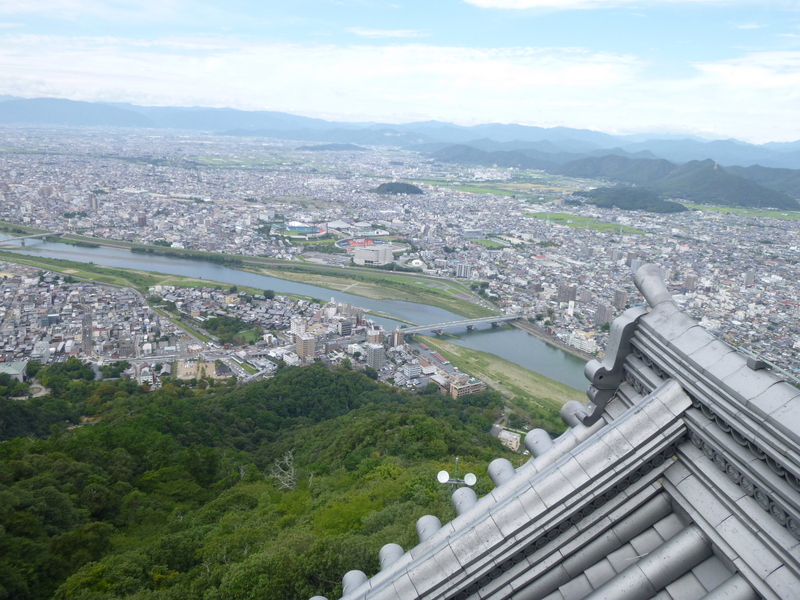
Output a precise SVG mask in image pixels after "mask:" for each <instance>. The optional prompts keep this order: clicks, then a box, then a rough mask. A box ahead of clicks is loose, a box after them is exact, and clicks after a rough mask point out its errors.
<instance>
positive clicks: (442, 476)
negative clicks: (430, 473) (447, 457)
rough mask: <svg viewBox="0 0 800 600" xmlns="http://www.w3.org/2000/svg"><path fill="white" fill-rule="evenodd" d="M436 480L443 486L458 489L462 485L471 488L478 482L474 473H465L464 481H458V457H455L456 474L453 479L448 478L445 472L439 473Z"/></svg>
mask: <svg viewBox="0 0 800 600" xmlns="http://www.w3.org/2000/svg"><path fill="white" fill-rule="evenodd" d="M436 479H437V480H438V481H439V483H441V484H444V485H452V486H455V487H459V486H462V485H468V486H470V487H472V486H473V485H475V483H476V482H477V481H478V478H477V477H476V476H475V474H474V473H467V474H466V475H464V479H459V477H458V457H457V456H456V473H455V476H454V477H450V473H448V472H447V471H439V473H438V474H437V475H436Z"/></svg>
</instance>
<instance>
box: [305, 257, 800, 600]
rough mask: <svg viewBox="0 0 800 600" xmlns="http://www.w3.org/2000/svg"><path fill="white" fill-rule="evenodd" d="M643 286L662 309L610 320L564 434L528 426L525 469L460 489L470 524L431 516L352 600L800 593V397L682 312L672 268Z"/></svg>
mask: <svg viewBox="0 0 800 600" xmlns="http://www.w3.org/2000/svg"><path fill="white" fill-rule="evenodd" d="M634 281H635V283H636V286H637V287H638V288H639V290H640V291H641V292H642V295H643V296H644V297H645V299H646V300H647V306H636V307H632V308H630V309H628V310H627V311H625V312H624V313H623V314H622V315H621V316H620V317H619V318H617V319H615V320H614V322H613V323H612V325H611V330H610V333H609V342H608V346H607V348H606V352H605V355H604V358H603V360H602V362H599V361H597V360H592V361H589V362H588V363H587V365H586V368H585V371H584V372H585V374H586V377H587V379H588V380H589V382H590V384H591V385H590V387H589V390H588V392H587V395H588V396H589V402H588V404H586V405H584V404H581V403H579V402H569V403H567V404H566V405H565V406H564V407H563V409H562V411H561V416H562V419H563V420H564V422H565V423H566V424H567V426H568V429H567V431H566V432H565V433H563V434H562V435H560V436H559V437H557V438H556V439H551V437H550V435H549V434H548V433H547V432H546V431H544V430H542V429H535V430H532V431H530V432H529V433H528V434H527V435H526V437H525V446H526V448H527V449H528V451H529V452H530V455H531V458H530V460H528V462H526V463H525V464H523V465H521V466H519V467H517V468H515V466H514V464H512V462H511V461H509V460H508V459H506V458H498V459H496V460H494V461H492V463H490V465H489V468H488V476H489V479H491V482H492V484H493V485H494V489H493V490H492V491H491V492H489V493H488V494H486V495H484V496H483V497H481V498H478V496H477V494H476V493H475V491H474V490H473V489H472V488H470V487H461V488H457V489H456V490H455V491H454V492H453V494H452V499H451V501H452V504H453V508H454V509H455V512H456V515H457V516H456V518H455V519H453V520H452V521H450V522H449V523H445V524H444V525H443V524H442V523H441V521H440V520H439V518H438V517H437V516H435V515H426V516H423V517H421V518H420V519H419V520H418V521H417V523H416V531H417V536H418V539H419V543H418V544H416V545H415V546H414V547H413V548H411V549H408V550H406V549H404V548H402V547H401V546H399V545H398V544H387V545H386V546H384V547H383V548H382V549H381V551H380V553H379V563H380V570H379V571H378V572H377V573H373V574H372V576H371V577H368V576H367V574H366V573H364V572H362V571H359V570H354V571H350V572H348V573H346V574H343V578H342V590H343V600H421V599H427V600H478V599H480V600H486V599H491V600H584V599H586V600H601V599H618V598H626V599H629V600H648V599H651V598H659V599H662V600H668V599H671V600H677V599H681V600H699V599H701V598H705V599H707V600H710V599H712V598H713V599H716V600H720V599H723V598H725V599H728V600H733V599H738V600H758V599H762V598H763V599H770V600H772V599H784V600H789V599H794V598H797V597H798V590H800V553H798V551H797V549H798V548H800V389H797V387H795V386H794V385H790V384H789V383H787V382H786V381H785V380H784V379H783V378H781V377H779V376H778V375H777V374H776V373H775V372H773V371H770V370H769V369H766V368H765V363H764V362H763V361H760V360H756V359H755V358H753V357H747V356H744V355H742V354H741V353H739V352H738V351H737V350H736V349H735V348H733V347H731V346H729V345H728V344H726V343H724V342H722V341H721V340H718V339H716V338H715V337H714V336H713V335H712V334H711V333H709V332H708V331H706V330H705V329H703V328H702V327H700V326H699V325H698V324H697V323H696V322H694V321H693V320H692V319H691V318H690V317H689V316H687V315H686V314H685V313H683V312H682V311H681V309H680V308H679V307H678V305H677V304H676V303H675V302H674V301H673V300H672V296H671V294H670V292H669V291H668V289H667V287H666V286H665V285H664V283H663V281H662V278H661V272H660V269H659V268H658V267H656V266H654V265H644V266H642V267H640V268H639V269H638V270H637V271H636V273H635V275H634ZM434 476H435V474H434V473H431V478H433V477H434ZM408 526H409V527H411V526H413V524H412V523H409V524H408ZM329 589H333V588H332V587H331V588H329ZM320 592H325V589H320ZM322 598H323V596H321V595H320V596H316V597H315V600H321V599H322Z"/></svg>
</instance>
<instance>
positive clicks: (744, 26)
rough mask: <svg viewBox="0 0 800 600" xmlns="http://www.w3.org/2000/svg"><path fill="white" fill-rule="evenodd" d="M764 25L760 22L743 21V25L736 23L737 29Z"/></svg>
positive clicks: (757, 27)
mask: <svg viewBox="0 0 800 600" xmlns="http://www.w3.org/2000/svg"><path fill="white" fill-rule="evenodd" d="M762 27H764V25H762V24H760V23H742V24H741V25H736V29H761V28H762Z"/></svg>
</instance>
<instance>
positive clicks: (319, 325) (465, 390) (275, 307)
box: [0, 261, 485, 398]
mask: <svg viewBox="0 0 800 600" xmlns="http://www.w3.org/2000/svg"><path fill="white" fill-rule="evenodd" d="M148 292H149V298H148V299H149V300H150V301H151V302H150V303H148V301H147V300H148V299H145V298H144V297H143V296H142V295H141V294H140V293H139V292H138V291H136V290H133V289H130V288H125V287H116V286H106V285H100V284H96V283H91V282H85V281H76V280H74V278H72V277H71V276H69V275H63V274H59V273H53V272H50V271H42V270H39V269H37V268H34V267H30V266H26V265H21V264H17V263H13V262H7V261H2V262H0V293H2V303H0V350H1V351H2V353H0V372H2V373H6V374H9V375H11V376H12V377H13V378H14V379H16V380H18V381H23V380H24V379H25V375H26V365H27V362H28V361H31V360H35V361H37V362H38V363H40V364H41V365H48V364H53V363H55V362H61V361H65V360H67V359H68V358H69V357H71V356H74V357H78V358H80V359H82V360H88V361H90V362H91V363H93V364H94V365H95V366H96V367H97V368H98V371H97V372H98V373H100V371H99V367H101V366H103V365H104V364H114V363H117V362H119V361H125V362H127V363H128V364H129V367H128V368H127V370H125V371H123V372H122V374H125V375H128V376H131V377H133V378H135V379H136V380H137V381H138V382H139V383H146V384H149V385H150V386H151V387H158V386H159V385H160V384H161V381H162V379H163V378H164V377H170V378H179V379H185V380H192V379H202V378H211V379H228V378H230V377H232V376H237V377H239V378H243V379H248V378H255V377H260V376H268V375H271V374H273V373H274V372H275V371H276V370H277V368H278V365H279V364H280V363H281V361H283V363H285V364H287V365H301V364H308V363H309V362H313V361H314V360H322V361H325V362H331V363H334V364H340V363H341V362H342V361H343V360H349V361H351V364H352V365H353V366H354V367H355V368H362V369H363V368H369V369H372V370H373V371H371V372H372V373H373V375H374V377H376V378H380V379H381V380H383V381H387V382H390V383H393V384H395V385H397V386H402V387H410V388H422V387H425V386H426V385H427V384H428V383H429V382H431V381H433V382H434V383H436V384H437V385H438V386H439V387H440V388H441V390H442V392H443V393H447V394H450V395H451V396H452V397H454V398H458V397H460V396H463V395H466V394H470V393H476V392H478V391H481V390H483V389H485V385H484V384H483V383H482V382H479V381H477V380H474V379H471V378H469V377H467V376H465V375H463V374H460V373H458V372H457V371H455V370H454V369H453V368H452V367H450V368H449V369H448V368H447V366H446V365H445V364H443V363H437V362H436V361H434V360H433V359H432V358H431V357H425V356H420V353H419V351H418V350H414V349H413V348H412V347H411V346H408V345H407V344H406V343H405V342H406V340H405V339H404V335H403V333H402V330H400V329H397V330H394V331H384V330H382V329H381V328H380V326H378V325H376V324H375V323H374V322H373V321H371V320H370V319H366V318H365V317H364V311H363V309H361V308H360V307H357V306H353V305H351V304H347V303H339V302H335V301H334V300H331V302H329V303H327V304H324V305H320V304H318V303H313V302H309V301H308V300H294V299H291V298H288V297H285V296H275V297H273V298H267V297H266V296H265V295H252V294H247V293H244V292H241V293H237V292H234V291H231V290H230V289H229V290H222V289H219V288H210V287H209V288H203V287H198V288H183V287H177V286H153V287H151V288H150V289H149V290H148ZM220 317H226V318H228V319H235V320H236V321H238V322H240V323H242V324H243V325H244V326H245V327H246V328H247V329H248V331H249V332H251V333H257V334H258V336H257V337H256V338H252V337H251V338H250V341H249V343H248V342H247V341H244V340H242V339H238V338H237V339H236V343H224V344H223V343H221V342H220V340H219V339H218V338H217V336H214V335H213V334H210V333H209V332H207V331H203V332H202V333H201V332H200V331H199V330H202V329H203V327H204V325H207V324H208V322H209V320H210V319H214V318H220ZM199 336H202V337H199ZM209 338H211V339H209ZM215 340H216V341H215Z"/></svg>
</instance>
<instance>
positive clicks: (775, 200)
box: [551, 155, 800, 210]
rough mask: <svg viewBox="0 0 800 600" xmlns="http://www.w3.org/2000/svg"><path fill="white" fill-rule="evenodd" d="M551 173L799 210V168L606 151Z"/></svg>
mask: <svg viewBox="0 0 800 600" xmlns="http://www.w3.org/2000/svg"><path fill="white" fill-rule="evenodd" d="M551 172H553V173H557V174H561V175H567V176H569V177H586V178H591V179H605V180H607V181H614V182H621V183H625V184H632V185H636V186H639V187H641V188H643V189H646V190H652V191H654V192H657V193H658V194H659V195H660V196H662V197H669V198H680V199H682V200H687V201H690V202H696V203H699V204H718V205H722V206H742V207H745V206H746V207H756V208H778V209H784V210H798V209H799V208H800V205H798V201H797V200H796V198H800V171H791V170H789V169H768V168H765V167H748V168H741V167H731V168H724V167H721V166H719V165H718V164H717V163H716V162H714V161H713V160H710V159H707V160H703V161H690V162H688V163H685V164H683V165H676V164H673V163H670V162H669V161H666V160H663V159H655V160H653V159H646V158H640V159H630V158H626V157H623V156H614V155H608V156H603V157H599V158H595V157H591V158H583V159H580V160H576V161H573V162H570V163H566V164H564V165H561V166H559V167H556V168H554V169H552V170H551ZM785 192H788V195H787V193H785Z"/></svg>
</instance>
